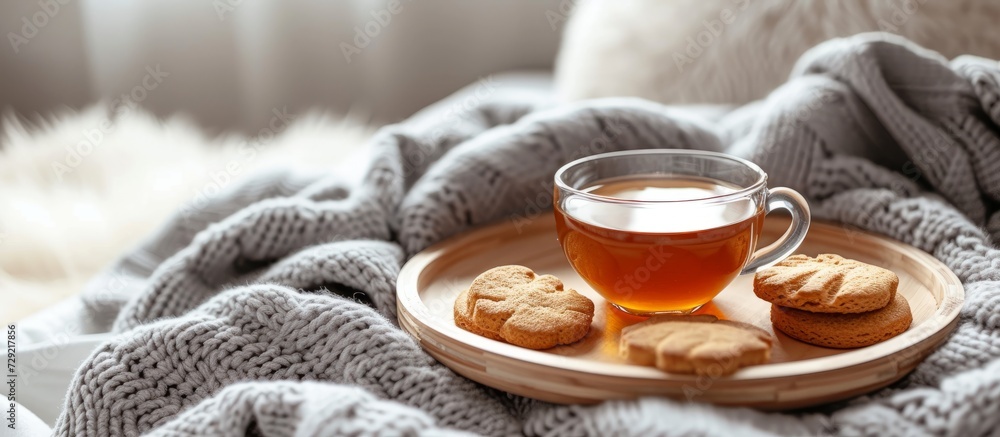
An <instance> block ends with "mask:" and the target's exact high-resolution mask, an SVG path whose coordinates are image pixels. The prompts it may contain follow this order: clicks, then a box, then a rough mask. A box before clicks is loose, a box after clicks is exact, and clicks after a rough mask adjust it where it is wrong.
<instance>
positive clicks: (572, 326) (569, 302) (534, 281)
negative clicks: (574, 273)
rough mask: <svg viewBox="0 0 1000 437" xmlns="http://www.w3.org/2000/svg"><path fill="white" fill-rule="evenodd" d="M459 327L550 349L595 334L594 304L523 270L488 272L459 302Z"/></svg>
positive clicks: (552, 278)
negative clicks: (593, 326)
mask: <svg viewBox="0 0 1000 437" xmlns="http://www.w3.org/2000/svg"><path fill="white" fill-rule="evenodd" d="M454 315H455V325H457V326H458V327H460V328H462V329H465V330H467V331H470V332H473V333H476V334H479V335H482V336H484V337H488V338H491V339H494V340H501V341H506V342H508V343H511V344H515V345H518V346H522V347H526V348H529V349H548V348H550V347H554V346H557V345H560V344H569V343H573V342H576V341H578V340H580V339H581V338H583V337H585V336H586V335H587V333H588V332H590V324H591V322H592V321H593V318H594V302H593V301H591V300H590V299H588V298H587V297H585V296H583V295H581V294H579V293H577V292H576V291H574V290H571V289H565V288H564V287H563V283H562V281H560V280H559V279H558V278H556V277H555V276H552V275H540V276H539V275H536V274H535V272H533V271H532V270H531V269H529V268H527V267H523V266H501V267H494V268H492V269H490V270H487V271H486V272H483V273H482V274H480V275H479V276H478V277H476V279H475V280H473V281H472V285H470V286H469V289H468V290H465V291H463V292H462V293H460V294H459V295H458V297H457V298H456V299H455V307H454Z"/></svg>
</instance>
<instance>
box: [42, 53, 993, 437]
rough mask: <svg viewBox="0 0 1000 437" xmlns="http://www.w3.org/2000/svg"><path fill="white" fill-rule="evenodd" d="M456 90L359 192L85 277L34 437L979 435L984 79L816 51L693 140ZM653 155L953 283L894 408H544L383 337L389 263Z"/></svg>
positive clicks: (661, 115)
mask: <svg viewBox="0 0 1000 437" xmlns="http://www.w3.org/2000/svg"><path fill="white" fill-rule="evenodd" d="M636 67H637V68H639V66H636ZM646 67H655V66H646ZM481 91H482V90H475V89H473V90H469V91H468V92H466V93H465V94H459V96H458V97H457V100H452V101H449V102H447V103H446V104H442V105H437V106H435V107H432V108H429V109H428V110H426V111H424V112H422V113H420V114H418V115H417V116H415V117H413V118H412V119H410V120H408V121H406V122H403V123H401V124H398V125H393V126H389V127H386V128H384V129H382V130H381V131H380V132H379V133H378V134H377V135H376V137H375V138H374V139H373V140H372V144H371V147H373V150H374V157H373V160H372V162H371V165H370V168H369V169H368V170H367V173H366V176H365V177H364V179H363V181H362V182H360V183H353V184H352V183H345V182H342V181H341V180H340V179H338V178H337V177H336V176H335V175H332V176H331V175H323V176H321V177H313V176H306V175H300V174H297V173H294V172H293V171H289V172H285V173H274V174H269V175H267V176H266V177H260V178H256V179H253V180H251V181H250V182H248V183H246V184H244V185H242V186H241V187H238V188H236V189H234V190H231V191H229V192H227V193H224V194H220V195H219V196H216V197H215V198H214V199H212V200H211V201H210V202H209V203H208V204H207V205H206V206H204V207H199V208H197V209H193V210H188V211H186V212H184V213H178V215H177V216H175V217H174V218H173V219H172V220H171V221H170V222H169V223H168V224H167V225H166V226H165V227H164V228H163V229H162V230H161V231H160V232H159V233H158V234H157V235H155V236H153V237H151V238H150V239H149V240H148V241H147V242H146V243H145V245H144V246H142V247H140V248H139V249H137V250H135V251H134V252H132V253H129V254H127V255H126V256H124V257H123V258H122V259H121V260H120V261H119V262H118V263H117V265H115V266H112V268H111V269H110V270H109V272H115V275H121V274H125V275H128V276H129V277H130V278H131V279H133V280H130V281H127V282H128V283H134V284H139V286H137V287H120V286H116V287H107V286H104V285H106V284H103V283H102V281H110V280H114V279H113V278H111V277H110V276H105V277H103V278H98V279H97V280H96V281H95V282H94V284H92V286H91V287H92V289H93V290H109V289H110V290H116V292H113V293H108V292H104V293H96V292H89V293H88V294H86V300H87V303H88V305H89V310H90V311H91V312H92V313H93V316H94V317H97V318H100V317H110V318H111V319H113V320H114V323H113V328H112V329H113V330H114V331H115V332H117V333H118V335H117V336H116V337H115V338H114V339H113V340H111V341H109V342H107V343H106V344H104V345H103V346H101V347H100V348H99V349H98V350H97V351H95V352H94V353H93V354H92V355H91V356H90V357H89V358H88V359H87V361H86V362H85V363H84V364H83V365H82V367H81V368H80V369H79V370H78V372H77V374H76V377H75V379H74V381H73V383H72V385H71V387H70V390H69V393H68V396H67V400H66V403H65V411H64V413H63V414H62V416H61V417H60V419H59V421H58V423H57V425H56V433H57V434H58V435H64V436H70V435H93V436H105V435H138V434H142V433H151V434H154V435H181V434H197V435H217V436H240V435H246V434H250V435H276V436H291V435H296V436H311V435H368V434H378V435H399V434H406V435H422V434H429V435H442V434H451V433H455V434H463V433H475V434H485V435H508V434H527V435H636V436H648V435H718V434H724V435H772V434H792V435H817V434H843V435H879V436H885V435H902V434H906V435H925V434H928V435H931V434H933V435H961V436H973V435H987V434H992V435H996V432H997V429H998V427H1000V251H998V249H997V247H996V245H995V242H996V241H998V240H997V239H998V238H1000V213H998V205H1000V137H998V135H1000V66H998V63H997V62H996V61H991V60H985V59H981V58H974V57H961V58H958V59H955V60H952V61H948V60H946V59H943V58H942V57H940V56H939V55H937V54H935V53H932V52H928V51H926V50H924V49H921V48H919V47H915V46H914V45H912V44H910V43H909V42H907V41H902V40H898V39H895V38H893V37H890V36H884V35H863V36H858V37H854V38H850V39H841V40H834V41H830V42H827V43H824V44H822V45H820V46H818V47H816V48H814V49H813V50H811V51H810V52H808V53H807V54H806V55H804V56H803V58H802V59H801V60H800V62H799V64H798V65H797V67H796V69H795V72H794V73H793V75H792V77H791V78H790V79H789V81H788V83H787V84H786V85H784V86H783V87H781V88H780V89H778V90H777V91H775V92H774V93H773V94H772V95H771V96H770V97H768V98H767V99H766V100H765V101H761V102H758V103H755V104H751V105H749V106H747V107H745V108H741V109H739V110H737V111H735V112H732V113H730V114H728V115H726V116H725V117H723V118H722V119H721V120H717V121H711V122H709V121H707V120H701V119H698V118H694V117H691V116H688V115H686V114H685V113H684V112H683V111H679V110H677V109H676V108H670V107H665V106H661V105H658V104H655V103H651V102H647V101H643V100H640V99H611V100H600V101H589V102H580V103H574V104H557V103H554V102H548V100H547V99H540V98H538V97H537V96H533V95H531V93H521V94H516V95H508V94H503V93H497V94H491V93H489V92H481ZM456 108H457V109H456ZM653 147H656V148H688V149H706V150H716V151H726V152H729V153H732V154H735V155H739V156H743V157H746V158H749V159H751V160H753V161H754V162H757V163H758V164H760V166H761V167H763V168H764V169H765V170H766V171H767V172H768V173H769V175H770V184H771V185H772V186H788V187H792V188H795V189H797V190H799V191H800V192H801V193H803V194H804V195H806V196H807V197H808V198H809V200H810V203H811V205H812V207H813V211H814V215H815V216H816V217H819V218H824V219H829V220H836V221H839V222H841V223H844V229H845V238H847V237H848V236H849V235H850V232H852V231H854V230H856V229H865V230H869V231H874V232H877V233H881V234H884V235H887V236H889V237H891V238H895V239H897V240H901V241H904V242H906V243H909V244H911V245H914V246H916V247H918V248H920V249H922V250H924V251H927V252H928V253H930V254H932V255H934V256H935V257H937V258H938V259H940V260H941V261H943V262H944V263H946V264H947V265H948V266H949V267H950V268H951V269H952V270H954V271H955V273H956V274H957V275H958V276H959V277H960V278H961V279H962V281H963V283H964V284H965V291H966V293H967V297H966V303H965V307H964V308H963V310H962V313H961V321H960V325H959V326H958V328H957V330H956V332H955V333H954V335H952V336H951V337H950V339H949V340H948V341H947V343H945V344H944V345H943V346H942V347H941V348H940V349H939V350H937V351H936V352H935V353H934V354H933V355H931V356H930V357H929V358H928V359H927V360H926V361H925V362H923V363H922V364H920V366H919V367H918V368H917V369H916V371H914V372H913V373H912V374H911V375H909V376H908V377H907V378H905V379H904V380H903V381H901V382H900V383H898V384H895V385H894V386H892V387H890V388H887V389H884V390H881V391H878V392H876V393H873V394H871V395H868V396H864V397H861V398H857V399H854V400H852V401H849V402H844V403H840V404H836V405H831V406H827V407H824V408H822V409H813V410H809V411H805V412H801V411H800V412H797V413H794V414H792V413H765V412H760V411H755V410H749V409H739V408H719V407H714V406H711V405H703V404H697V403H690V402H682V401H675V400H670V399H664V398H653V397H650V398H641V399H637V400H632V401H613V402H605V403H602V404H599V405H593V406H562V405H552V404H548V403H544V402H540V401H534V400H530V399H525V398H521V397H518V396H514V395H510V394H506V393H502V392H499V391H496V390H493V389H489V388H487V387H483V386H480V385H478V384H476V383H474V382H472V381H469V380H467V379H464V378H462V377H460V376H458V375H456V374H455V373H453V372H452V371H451V370H449V369H448V368H446V367H444V366H443V365H441V364H439V363H437V362H436V361H435V360H434V359H432V358H431V357H430V356H428V355H427V354H426V353H424V352H423V350H421V348H420V346H419V345H418V344H417V343H416V342H415V341H414V340H413V339H412V338H410V337H409V336H408V335H407V334H405V333H404V332H403V331H401V330H400V329H399V327H398V326H397V324H396V313H395V279H396V275H397V273H398V271H399V269H400V266H401V264H402V263H403V262H404V261H405V260H406V259H407V258H408V257H409V256H412V255H413V254H414V253H416V252H417V251H419V250H421V249H423V248H425V247H427V246H428V245H430V244H432V243H434V242H437V241H440V240H442V239H443V238H446V237H449V236H452V235H455V234H457V233H460V232H463V231H466V230H469V229H472V228H474V227H476V226H478V225H481V224H485V223H490V222H494V221H502V220H517V219H519V218H521V217H524V216H525V215H526V214H530V213H533V212H537V211H538V209H539V206H538V205H539V204H542V205H544V203H545V202H547V201H548V199H551V197H550V196H551V192H552V176H553V173H554V172H555V171H556V169H557V168H558V167H559V166H560V165H562V164H564V163H566V162H568V161H570V160H572V159H575V158H578V157H581V156H585V155H589V154H594V153H600V152H607V151H612V150H622V149H641V148H653ZM539 199H540V200H539ZM119 280H120V279H119Z"/></svg>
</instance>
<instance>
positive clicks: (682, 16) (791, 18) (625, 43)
mask: <svg viewBox="0 0 1000 437" xmlns="http://www.w3.org/2000/svg"><path fill="white" fill-rule="evenodd" d="M567 1H569V0H567ZM998 17H1000V2H997V1H982V0H848V1H799V0H620V1H605V0H599V1H585V0H584V1H580V2H579V4H577V5H576V8H575V10H574V11H573V14H572V16H571V17H570V20H569V22H568V23H567V26H566V30H565V35H564V39H563V45H562V48H561V51H560V54H559V59H558V61H557V64H556V83H557V86H558V89H559V94H560V96H561V97H563V98H565V99H570V100H575V99H586V98H595V97H609V96H639V97H644V98H648V99H652V100H656V101H660V102H664V103H744V102H748V101H751V100H755V99H759V98H761V97H764V96H765V95H767V93H768V92H770V91H771V90H773V89H774V88H775V87H777V86H778V85H780V84H781V83H783V82H784V81H785V79H786V78H787V77H788V74H789V72H791V70H792V66H793V65H794V63H795V61H796V60H797V59H798V57H799V55H801V54H802V53H803V52H805V51H806V50H807V49H809V48H811V47H812V46H814V45H816V44H817V43H820V42H822V41H825V40H827V39H830V38H835V37H840V36H848V35H853V34H856V33H860V32H869V31H879V30H881V31H888V32H892V33H897V34H900V35H903V36H905V37H907V38H909V39H911V40H913V41H914V42H916V43H918V44H921V45H923V46H924V47H927V48H930V49H933V50H936V51H938V52H940V53H942V54H943V55H945V56H947V57H949V58H953V57H955V56H958V55H960V54H974V55H979V56H984V57H987V58H993V59H997V58H1000V25H998V23H997V20H998Z"/></svg>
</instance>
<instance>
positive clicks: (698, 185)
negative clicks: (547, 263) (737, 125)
mask: <svg viewBox="0 0 1000 437" xmlns="http://www.w3.org/2000/svg"><path fill="white" fill-rule="evenodd" d="M739 189H740V188H739V187H737V186H733V185H731V184H726V183H724V182H721V181H714V180H711V179H705V178H677V177H664V176H660V177H657V176H644V177H623V178H614V179H608V180H603V181H598V182H596V183H593V184H591V185H589V186H586V187H582V188H581V190H580V191H582V192H585V193H590V194H593V195H597V196H601V197H605V198H609V199H621V200H639V201H654V202H663V201H686V200H696V199H710V198H713V197H719V196H724V195H727V194H731V193H734V192H736V191H738V190H739ZM572 196H573V195H572V194H571V195H570V196H569V197H568V198H566V199H563V200H562V202H557V205H556V208H555V218H556V226H557V229H558V237H559V241H560V243H561V244H562V247H563V250H564V252H565V253H566V257H567V259H568V260H569V262H570V263H571V264H572V265H573V268H574V269H576V271H577V272H578V273H579V274H580V276H581V277H583V279H585V280H586V281H587V282H588V283H589V284H590V285H591V287H593V288H594V289H595V290H596V291H598V292H599V293H601V294H602V295H603V296H604V297H605V298H606V299H608V300H609V301H611V302H614V303H615V304H616V305H617V306H619V307H621V308H623V309H625V310H627V311H629V312H634V313H649V312H665V311H684V310H689V309H692V308H697V307H699V306H701V305H703V304H705V303H707V302H708V301H710V300H712V298H713V297H715V295H716V294H718V293H719V292H720V291H722V289H724V288H725V287H726V286H727V285H729V283H730V282H732V280H733V279H734V278H735V277H736V276H737V275H739V274H740V271H741V270H743V266H744V265H745V264H746V262H747V260H748V259H749V258H750V255H751V254H752V253H753V250H754V247H755V246H756V241H757V237H758V235H759V234H760V229H761V226H762V225H763V219H764V214H763V213H762V208H760V207H758V206H756V205H754V204H753V202H735V203H731V204H728V205H724V206H721V207H717V208H702V207H698V206H694V205H686V204H684V203H682V202H678V203H677V204H676V205H670V207H662V206H661V207H658V208H648V207H643V206H642V205H636V206H634V207H627V206H622V205H619V204H614V203H606V202H601V201H594V200H592V199H591V198H584V197H579V198H573V197H572ZM661 205H662V204H661Z"/></svg>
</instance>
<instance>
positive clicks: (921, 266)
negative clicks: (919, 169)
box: [397, 215, 965, 409]
mask: <svg viewBox="0 0 1000 437" xmlns="http://www.w3.org/2000/svg"><path fill="white" fill-rule="evenodd" d="M521 225H522V226H520V227H517V226H515V225H514V224H512V223H510V222H505V223H498V224H495V225H492V226H490V227H486V228H482V229H479V230H476V231H472V232H469V233H466V234H463V235H459V236H457V237H454V238H452V239H450V240H447V241H445V242H442V243H440V244H438V245H436V246H433V247H431V248H428V249H427V250H425V251H423V252H421V253H419V254H417V255H416V256H414V257H413V258H412V259H411V260H410V261H409V262H408V263H407V264H406V265H405V266H404V267H403V269H402V271H401V272H400V274H399V280H398V285H397V297H398V298H397V306H398V310H399V311H398V313H399V324H400V326H402V327H403V329H405V330H406V331H407V332H409V333H410V334H411V335H413V336H414V337H415V338H416V339H417V340H418V341H419V342H420V344H421V345H422V346H423V347H424V349H426V350H427V351H428V352H429V353H430V354H431V355H432V356H434V357H435V358H436V359H437V360H438V361H440V362H442V363H444V364H445V365H446V366H448V367H450V368H452V369H453V370H454V371H455V372H458V373H459V374H462V375H464V376H466V377H467V378H470V379H473V380H475V381H478V382H480V383H482V384H485V385H488V386H491V387H494V388H497V389H500V390H505V391H508V392H511V393H516V394H519V395H523V396H528V397H532V398H536V399H542V400H546V401H550V402H558V403H590V402H597V401H601V400H605V399H627V398H634V397H637V396H643V395H664V396H670V397H674V398H680V399H687V400H692V401H701V402H712V403H716V404H725V405H742V406H751V407H756V408H765V409H787V408H800V407H806V406H810V405H816V404H821V403H826V402H832V401H836V400H841V399H845V398H848V397H851V396H856V395H859V394H862V393H866V392H869V391H872V390H875V389H878V388H881V387H885V386H887V385H889V384H891V383H893V382H895V381H897V380H899V379H900V378H902V377H903V376H904V375H906V374H907V373H908V372H910V371H911V370H913V368H914V367H916V365H917V364H918V363H919V362H920V361H921V360H923V359H924V358H925V357H927V355H928V354H930V353H931V351H933V350H934V348H936V347H937V346H938V345H940V344H941V343H942V342H944V340H945V338H946V337H947V336H948V334H949V333H950V332H951V331H952V330H953V329H954V327H955V325H956V323H957V321H958V313H959V310H960V309H961V307H962V302H963V300H964V296H965V293H964V290H963V288H962V284H961V282H959V280H958V278H957V277H956V276H955V274H954V273H952V272H951V271H950V270H949V269H948V268H947V267H946V266H944V265H943V264H942V263H941V262H939V261H938V260H936V259H935V258H933V257H932V256H930V255H928V254H926V253H924V252H922V251H920V250H919V249H917V248H914V247H911V246H907V245H905V244H902V243H899V242H896V241H893V240H889V239H887V238H883V237H879V236H875V235H872V234H867V233H862V232H858V231H855V230H848V229H846V228H844V227H842V226H839V225H836V224H827V223H821V222H819V223H818V222H815V221H814V222H813V224H812V226H811V228H810V230H809V235H808V236H807V237H806V239H805V242H804V243H803V244H802V246H801V247H800V248H799V253H804V254H807V255H810V256H815V255H817V254H819V253H837V254H840V255H843V256H845V257H848V258H854V259H857V260H860V261H864V262H867V263H871V264H875V265H880V266H883V267H886V268H889V269H891V270H893V271H894V272H896V274H898V275H899V279H900V282H899V289H898V292H900V293H902V294H903V296H905V297H906V298H907V300H908V301H909V303H910V308H911V310H912V311H913V324H912V325H911V326H910V329H909V330H908V331H906V332H904V333H903V334H901V335H899V336H897V337H894V338H892V339H890V340H888V341H885V342H882V343H879V344H876V345H873V346H869V347H865V348H860V349H847V350H842V349H841V350H839V349H827V348H822V347H817V346H812V345H809V344H806V343H802V342H799V341H797V340H794V339H792V338H790V337H787V336H785V335H784V334H781V333H780V332H779V333H776V335H775V337H776V339H777V341H776V343H775V346H774V349H773V350H772V359H771V363H769V364H766V365H760V366H753V367H747V368H744V369H741V370H739V371H738V372H736V373H735V374H733V375H730V376H728V377H719V378H712V377H709V376H700V377H699V376H693V375H679V374H670V373H665V372H662V371H660V370H658V369H655V368H652V367H642V366H636V365H630V364H626V363H625V362H623V361H622V360H621V359H620V358H619V357H618V339H619V335H620V333H621V328H622V327H624V326H627V325H629V324H632V323H636V322H638V321H641V320H642V319H641V318H638V317H634V316H629V315H626V314H623V313H621V312H619V311H617V310H615V309H613V308H611V307H610V305H608V304H607V303H606V302H605V301H604V300H603V299H602V298H601V297H600V295H598V294H597V293H596V292H594V291H593V290H592V289H591V288H590V287H589V286H588V285H587V283H586V282H584V281H583V279H581V278H580V277H579V276H578V275H577V274H576V272H574V271H573V269H572V268H571V267H570V266H569V264H568V263H567V261H566V259H565V258H564V256H563V253H562V249H561V248H560V247H559V244H558V242H557V241H556V233H555V224H554V221H553V219H552V217H551V216H549V215H541V216H538V217H535V218H533V219H531V220H530V223H529V224H527V225H524V224H523V223H521ZM786 225H787V221H784V220H782V219H781V218H775V217H768V219H767V224H766V225H765V228H764V231H763V235H762V237H761V244H760V245H759V247H763V245H764V244H766V243H767V241H768V240H774V239H777V237H778V236H779V235H780V234H781V233H782V232H784V230H785V229H786ZM505 264H520V265H524V266H527V267H529V268H531V269H533V270H535V272H538V273H539V274H544V273H548V274H553V275H556V276H557V277H559V278H560V279H562V280H563V282H564V283H565V284H566V286H567V287H571V288H573V289H575V290H577V291H579V292H580V293H582V294H584V295H586V296H587V297H590V298H591V299H593V300H594V302H595V303H596V304H597V305H596V307H597V311H596V314H595V317H594V322H593V325H592V327H591V331H590V334H588V335H587V337H585V338H584V339H583V340H581V341H579V342H577V343H575V344H572V345H568V346H559V347H556V348H552V349H548V350H544V351H533V350H529V349H524V348H521V347H518V346H514V345H510V344H507V343H503V342H499V341H494V340H490V339H487V338H484V337H481V336H478V335H476V334H472V333H470V332H467V331H465V330H463V329H461V328H458V327H457V326H455V323H454V317H453V314H452V309H453V305H454V301H455V296H457V295H458V293H459V292H460V291H462V290H463V289H464V288H467V287H468V285H469V284H470V283H471V282H472V280H473V279H474V278H475V277H476V276H477V275H478V274H479V273H482V272H483V271H485V270H487V269H490V268H492V267H496V266H499V265H505ZM699 313H710V314H714V315H716V316H719V318H723V319H731V320H739V321H742V322H747V323H751V324H754V325H756V326H759V327H760V328H763V329H765V330H767V331H768V332H772V333H774V330H773V329H772V328H771V322H770V304H768V303H767V302H764V301H762V300H760V299H758V298H757V297H756V296H754V294H753V277H752V275H744V276H741V277H739V278H737V279H736V281H735V282H734V283H733V284H732V285H730V286H729V287H728V288H727V289H726V290H724V291H723V292H722V293H721V294H720V295H719V296H718V297H716V298H715V300H714V301H712V302H711V303H709V304H707V305H705V307H703V308H702V309H701V310H700V311H699Z"/></svg>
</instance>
